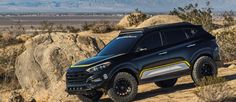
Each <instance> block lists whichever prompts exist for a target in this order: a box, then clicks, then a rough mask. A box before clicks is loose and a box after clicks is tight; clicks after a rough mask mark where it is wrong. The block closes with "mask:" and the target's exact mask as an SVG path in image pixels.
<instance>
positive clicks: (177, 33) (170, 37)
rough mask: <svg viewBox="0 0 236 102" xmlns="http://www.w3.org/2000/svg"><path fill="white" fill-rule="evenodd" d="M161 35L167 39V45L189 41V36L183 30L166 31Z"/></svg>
mask: <svg viewBox="0 0 236 102" xmlns="http://www.w3.org/2000/svg"><path fill="white" fill-rule="evenodd" d="M161 33H162V36H163V37H164V39H165V42H164V44H165V45H173V44H177V43H180V42H183V41H185V40H186V39H187V36H186V34H185V33H184V32H183V30H182V29H171V30H164V31H162V32H161Z"/></svg>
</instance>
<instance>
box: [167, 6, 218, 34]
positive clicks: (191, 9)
mask: <svg viewBox="0 0 236 102" xmlns="http://www.w3.org/2000/svg"><path fill="white" fill-rule="evenodd" d="M209 5H210V3H209V2H207V3H206V8H200V9H199V7H198V4H197V3H196V4H189V5H187V6H185V7H178V8H174V10H172V11H170V14H171V15H176V16H178V17H179V18H181V19H182V20H183V21H186V22H190V23H193V24H198V25H203V27H204V28H205V29H206V30H207V31H211V30H213V29H215V28H216V27H215V25H214V24H213V17H212V8H210V7H209Z"/></svg>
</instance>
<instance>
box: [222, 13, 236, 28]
mask: <svg viewBox="0 0 236 102" xmlns="http://www.w3.org/2000/svg"><path fill="white" fill-rule="evenodd" d="M222 16H223V18H224V19H223V25H224V27H229V26H232V25H234V23H235V22H234V12H233V11H225V12H224V13H223V14H222Z"/></svg>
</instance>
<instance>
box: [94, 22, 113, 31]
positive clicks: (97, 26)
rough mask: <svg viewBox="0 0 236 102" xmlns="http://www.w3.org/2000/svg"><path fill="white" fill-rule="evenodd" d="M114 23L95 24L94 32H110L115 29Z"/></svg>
mask: <svg viewBox="0 0 236 102" xmlns="http://www.w3.org/2000/svg"><path fill="white" fill-rule="evenodd" d="M113 28H114V27H113V25H111V24H109V22H100V23H97V24H95V25H94V26H93V27H92V28H91V30H92V32H93V33H108V32H111V31H112V30H113Z"/></svg>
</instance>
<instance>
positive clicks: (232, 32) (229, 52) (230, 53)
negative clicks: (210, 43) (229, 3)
mask: <svg viewBox="0 0 236 102" xmlns="http://www.w3.org/2000/svg"><path fill="white" fill-rule="evenodd" d="M216 39H217V43H218V45H219V47H220V55H221V59H222V60H223V61H232V60H235V59H236V46H235V45H236V40H235V39H236V28H233V29H225V30H223V31H222V32H219V34H218V33H216Z"/></svg>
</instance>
